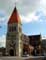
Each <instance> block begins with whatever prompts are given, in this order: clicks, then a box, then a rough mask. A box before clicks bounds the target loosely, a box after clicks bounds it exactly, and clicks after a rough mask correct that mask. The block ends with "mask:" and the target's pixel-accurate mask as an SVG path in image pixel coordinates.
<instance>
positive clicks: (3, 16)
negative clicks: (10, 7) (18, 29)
mask: <svg viewBox="0 0 46 60" xmlns="http://www.w3.org/2000/svg"><path fill="white" fill-rule="evenodd" d="M8 18H9V17H8V16H7V13H6V12H5V11H4V10H0V24H6V23H7V21H8Z"/></svg>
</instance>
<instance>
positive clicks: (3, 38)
mask: <svg viewBox="0 0 46 60" xmlns="http://www.w3.org/2000/svg"><path fill="white" fill-rule="evenodd" d="M5 44H6V36H5V35H2V36H0V47H5Z"/></svg>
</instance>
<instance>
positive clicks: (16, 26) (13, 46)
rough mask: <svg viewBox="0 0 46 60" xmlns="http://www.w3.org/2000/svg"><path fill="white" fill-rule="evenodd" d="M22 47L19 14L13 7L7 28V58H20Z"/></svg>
mask: <svg viewBox="0 0 46 60" xmlns="http://www.w3.org/2000/svg"><path fill="white" fill-rule="evenodd" d="M22 47H23V42H22V24H21V19H20V16H19V13H18V11H17V9H16V7H15V8H14V10H13V12H12V14H11V16H10V19H9V21H8V26H7V35H6V54H7V55H8V56H21V55H22V51H23V49H22Z"/></svg>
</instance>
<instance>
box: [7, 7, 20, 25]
mask: <svg viewBox="0 0 46 60" xmlns="http://www.w3.org/2000/svg"><path fill="white" fill-rule="evenodd" d="M19 20H20V19H19V14H18V12H17V9H16V7H15V8H14V10H13V12H12V15H11V16H10V19H9V21H8V24H12V23H18V22H19Z"/></svg>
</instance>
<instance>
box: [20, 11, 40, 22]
mask: <svg viewBox="0 0 46 60" xmlns="http://www.w3.org/2000/svg"><path fill="white" fill-rule="evenodd" d="M39 17H40V15H36V12H33V13H29V14H27V15H26V16H23V15H22V16H21V20H22V22H23V23H29V22H33V21H38V19H39Z"/></svg>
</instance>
